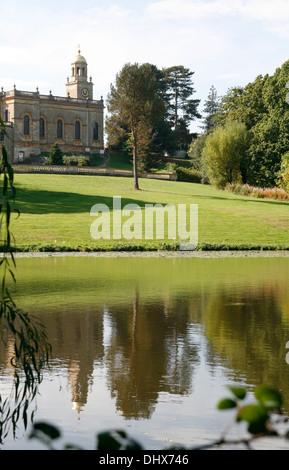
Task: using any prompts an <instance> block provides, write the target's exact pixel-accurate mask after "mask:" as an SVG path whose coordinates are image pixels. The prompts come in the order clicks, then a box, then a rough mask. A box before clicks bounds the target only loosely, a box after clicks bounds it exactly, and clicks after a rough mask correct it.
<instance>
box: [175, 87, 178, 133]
mask: <svg viewBox="0 0 289 470" xmlns="http://www.w3.org/2000/svg"><path fill="white" fill-rule="evenodd" d="M177 127H178V91H177V89H176V90H175V131H176V130H177Z"/></svg>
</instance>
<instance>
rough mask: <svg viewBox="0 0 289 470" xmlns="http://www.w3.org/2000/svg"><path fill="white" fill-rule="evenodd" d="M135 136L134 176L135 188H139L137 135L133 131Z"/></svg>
mask: <svg viewBox="0 0 289 470" xmlns="http://www.w3.org/2000/svg"><path fill="white" fill-rule="evenodd" d="M132 137H133V178H134V189H139V185H138V174H137V137H136V134H135V132H133V133H132Z"/></svg>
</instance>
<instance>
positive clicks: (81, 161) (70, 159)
mask: <svg viewBox="0 0 289 470" xmlns="http://www.w3.org/2000/svg"><path fill="white" fill-rule="evenodd" d="M90 162H91V158H90V157H89V156H85V155H80V156H78V155H71V156H66V155H65V156H64V157H63V163H64V165H68V166H89V164H90Z"/></svg>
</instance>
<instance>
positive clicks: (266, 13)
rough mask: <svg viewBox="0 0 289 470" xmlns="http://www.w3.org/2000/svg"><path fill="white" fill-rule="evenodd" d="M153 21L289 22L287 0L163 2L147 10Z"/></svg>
mask: <svg viewBox="0 0 289 470" xmlns="http://www.w3.org/2000/svg"><path fill="white" fill-rule="evenodd" d="M147 11H148V13H149V14H150V15H151V16H152V17H154V18H158V19H160V18H170V19H175V20H178V19H183V20H184V19H187V20H195V19H200V18H204V19H209V18H214V17H228V16H231V17H239V18H240V17H241V18H243V19H247V20H255V21H269V22H273V21H281V22H282V23H283V22H286V21H288V20H289V2H288V0H274V1H272V0H262V1H261V0H234V1H232V0H211V1H205V0H204V1H200V0H178V2H175V1H174V0H160V1H158V2H155V3H151V4H149V5H148V7H147Z"/></svg>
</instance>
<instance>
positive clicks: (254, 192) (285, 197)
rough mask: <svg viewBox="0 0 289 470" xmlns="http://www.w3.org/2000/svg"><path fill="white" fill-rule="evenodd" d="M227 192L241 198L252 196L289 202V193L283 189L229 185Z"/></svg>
mask: <svg viewBox="0 0 289 470" xmlns="http://www.w3.org/2000/svg"><path fill="white" fill-rule="evenodd" d="M226 190H227V191H230V192H232V193H234V194H239V195H240V196H251V197H256V198H259V199H275V200H278V201H289V193H288V192H287V191H285V190H284V189H282V188H258V187H255V186H249V185H248V184H238V183H235V184H227V186H226Z"/></svg>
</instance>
